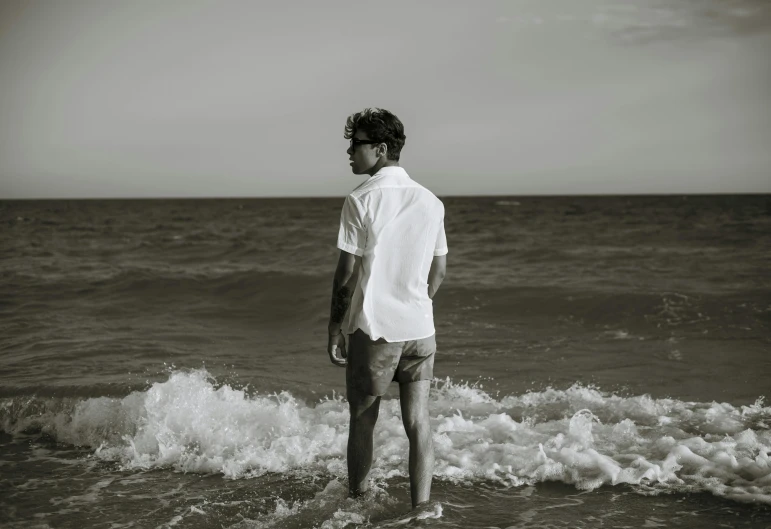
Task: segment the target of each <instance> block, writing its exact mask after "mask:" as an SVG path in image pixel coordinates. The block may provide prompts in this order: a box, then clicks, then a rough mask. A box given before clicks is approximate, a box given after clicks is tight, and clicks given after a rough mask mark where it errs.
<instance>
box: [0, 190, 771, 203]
mask: <svg viewBox="0 0 771 529" xmlns="http://www.w3.org/2000/svg"><path fill="white" fill-rule="evenodd" d="M346 196H347V195H275V196H157V197H114V196H105V197H21V198H2V197H0V202H22V201H33V200H37V201H56V200H77V201H86V200H275V199H281V200H293V199H297V200H302V199H311V198H320V199H327V198H328V199H332V198H345V197H346ZM674 196H683V197H690V196H693V197H698V196H726V197H729V196H771V191H748V192H734V193H711V192H702V193H631V194H624V193H586V194H584V193H570V194H564V195H560V194H521V195H438V194H437V195H436V197H437V198H569V197H577V198H600V197H605V198H612V197H626V198H630V197H674Z"/></svg>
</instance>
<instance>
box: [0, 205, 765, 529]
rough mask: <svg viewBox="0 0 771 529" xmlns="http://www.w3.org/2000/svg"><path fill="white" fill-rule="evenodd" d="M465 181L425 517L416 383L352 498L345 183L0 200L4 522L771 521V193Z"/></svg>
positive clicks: (0, 500) (441, 294) (443, 312)
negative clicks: (339, 310) (341, 283)
mask: <svg viewBox="0 0 771 529" xmlns="http://www.w3.org/2000/svg"><path fill="white" fill-rule="evenodd" d="M440 198H441V199H442V201H443V202H444V204H445V208H446V217H445V229H446V233H447V240H448V246H449V254H448V256H447V276H446V278H445V280H444V283H443V284H442V286H441V288H440V289H439V291H438V293H437V294H436V296H435V297H434V311H435V313H434V317H435V325H436V333H437V334H436V336H437V345H438V352H437V356H436V364H435V375H436V380H435V382H434V386H433V389H432V392H431V399H430V411H431V425H432V429H433V432H434V444H435V451H436V466H435V471H434V485H433V491H432V499H433V500H435V501H436V502H438V504H437V505H436V506H435V507H434V509H433V511H431V512H428V513H427V517H426V518H425V519H421V520H412V521H409V522H405V523H404V524H401V525H399V522H397V521H394V520H395V518H394V517H397V519H398V516H400V515H402V514H404V513H405V512H406V511H408V510H409V507H410V504H409V482H408V478H407V454H408V444H407V439H406V436H405V434H404V430H403V428H402V425H401V418H400V409H399V405H398V387H397V386H396V385H392V388H391V389H390V391H389V394H388V395H387V396H386V397H385V398H384V401H383V403H382V405H381V413H380V419H379V422H378V425H377V427H376V430H375V458H376V459H375V463H374V466H373V470H372V479H373V483H374V485H373V490H372V492H371V493H370V494H369V496H368V497H366V498H364V499H360V500H352V499H348V498H347V497H346V496H347V484H346V462H345V445H346V440H347V428H348V410H347V403H346V400H345V384H344V370H342V369H340V368H337V367H335V366H333V365H332V364H331V363H330V362H329V359H328V356H327V353H326V345H327V322H328V318H329V305H330V295H331V286H332V275H333V273H334V269H335V266H336V263H337V256H338V254H339V250H337V249H336V247H335V244H336V238H337V230H338V222H339V218H340V210H341V207H342V203H343V197H340V198H300V199H289V198H286V199H275V198H271V199H205V200H203V199H202V200H167V199H162V200H50V201H42V200H41V201H36V200H31V201H26V200H25V201H0V223H2V226H3V229H2V231H0V240H1V241H2V242H1V244H0V255H1V256H2V259H0V327H1V328H2V333H1V336H2V342H0V381H1V385H0V469H1V475H0V526H2V527H3V528H8V529H11V528H57V529H58V528H70V527H72V528H92V527H93V528H97V527H98V528H102V527H103V528H116V529H117V528H128V527H134V528H168V527H176V528H212V527H216V528H232V529H235V528H279V527H280V528H305V527H308V528H310V527H314V528H325V529H329V528H341V527H365V526H371V527H387V526H399V527H413V526H416V527H417V526H419V527H440V528H464V529H465V528H501V529H503V528H552V527H555V528H556V527H587V528H595V527H609V528H610V527H612V528H622V527H667V528H670V527H684V528H706V527H731V528H739V527H741V528H744V527H771V459H770V458H771V429H770V428H771V406H769V403H768V402H766V401H765V400H764V399H766V398H768V397H769V395H771V354H769V353H771V274H770V273H769V262H771V196H769V195H743V196H722V195H714V196H608V197H500V196H496V197H440ZM389 520H390V521H389Z"/></svg>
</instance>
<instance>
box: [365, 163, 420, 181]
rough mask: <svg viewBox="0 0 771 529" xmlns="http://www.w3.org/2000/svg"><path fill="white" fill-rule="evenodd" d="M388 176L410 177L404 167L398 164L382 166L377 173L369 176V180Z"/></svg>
mask: <svg viewBox="0 0 771 529" xmlns="http://www.w3.org/2000/svg"><path fill="white" fill-rule="evenodd" d="M386 176H396V177H403V178H409V177H410V176H409V175H408V174H407V171H405V170H404V168H403V167H400V166H398V165H387V166H385V167H381V168H380V170H379V171H378V172H377V173H375V174H373V175H372V176H371V177H370V178H369V180H372V179H373V178H378V179H380V178H381V177H386Z"/></svg>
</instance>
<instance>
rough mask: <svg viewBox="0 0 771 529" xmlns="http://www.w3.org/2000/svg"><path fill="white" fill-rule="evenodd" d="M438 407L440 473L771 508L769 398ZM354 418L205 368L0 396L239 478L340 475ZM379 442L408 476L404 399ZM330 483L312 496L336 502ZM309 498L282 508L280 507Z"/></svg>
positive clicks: (442, 392) (460, 399) (56, 419)
mask: <svg viewBox="0 0 771 529" xmlns="http://www.w3.org/2000/svg"><path fill="white" fill-rule="evenodd" d="M430 410H431V423H432V430H433V432H434V446H435V453H436V466H435V471H434V474H435V476H436V478H438V479H443V480H447V481H451V482H461V483H478V482H494V483H497V484H500V485H504V486H515V487H516V486H524V485H533V484H536V483H539V482H545V481H559V482H563V483H567V484H571V485H573V486H575V487H576V488H577V489H579V490H592V489H596V488H597V487H600V486H602V485H618V484H629V485H631V486H633V487H634V488H635V490H637V491H638V492H640V493H643V494H658V493H661V492H675V491H677V492H705V491H706V492H710V493H712V494H714V495H716V496H721V497H724V498H727V499H730V500H735V501H741V502H750V503H761V504H770V505H771V459H770V458H769V455H770V454H771V431H769V425H770V424H771V407H766V406H764V405H763V402H762V399H759V400H758V401H757V402H756V403H755V404H753V405H750V406H734V405H731V404H729V403H718V402H711V403H705V402H684V401H680V400H677V399H653V398H651V397H649V396H645V395H642V396H621V395H615V394H609V393H606V392H603V391H601V390H599V389H596V388H591V387H585V386H581V385H574V386H572V387H570V388H568V389H566V390H557V389H547V390H544V391H539V392H530V393H526V394H523V395H509V396H504V397H501V398H496V397H494V396H492V395H490V394H488V393H486V392H485V391H483V390H482V389H481V388H479V387H475V386H471V385H468V384H459V383H454V382H452V381H450V380H449V379H448V380H445V381H440V382H438V383H436V384H435V387H434V388H433V390H432V393H431V400H430ZM348 420H349V419H348V406H347V402H346V401H345V400H344V399H343V398H342V397H340V396H332V397H329V398H325V399H323V400H321V401H319V402H317V403H306V402H304V401H302V400H299V399H297V398H295V397H294V396H293V395H292V394H291V393H289V392H286V391H285V392H281V393H278V394H273V395H263V394H256V395H251V394H249V393H248V392H246V391H244V390H242V389H236V388H233V387H231V386H229V385H218V384H217V382H216V380H214V379H213V378H212V377H211V376H210V375H209V373H207V372H206V371H205V370H193V371H174V372H172V373H171V374H170V376H169V378H168V380H166V381H164V382H160V383H155V384H153V385H152V386H151V387H150V388H149V389H147V390H146V391H141V392H134V393H131V394H130V395H128V396H126V397H125V398H122V399H120V398H106V397H101V398H90V399H85V400H77V399H70V400H62V399H59V400H56V399H46V400H36V399H29V398H26V399H21V398H16V399H5V400H4V401H2V403H1V404H0V425H1V426H2V429H3V430H4V431H5V432H7V433H10V434H22V433H27V434H29V433H31V432H32V433H34V432H42V433H44V434H47V435H50V436H52V437H53V438H55V439H56V440H57V441H59V442H62V443H68V444H72V445H78V446H86V447H90V448H91V449H93V454H94V456H95V457H96V458H98V459H101V460H103V461H108V462H116V463H118V464H119V465H120V467H121V468H123V469H125V470H131V469H153V468H172V469H175V470H180V471H184V472H195V473H218V474H222V475H224V476H226V477H227V478H232V479H238V478H243V477H256V476H261V475H266V474H269V473H292V474H294V475H298V474H299V475H303V474H307V475H308V476H318V475H321V474H323V475H331V476H332V477H333V478H337V480H339V481H343V480H344V479H345V476H346V462H345V452H346V442H347V437H348ZM375 447H376V460H375V464H374V466H373V470H372V477H373V478H374V480H375V482H376V483H382V482H384V481H385V480H387V479H389V478H393V477H396V476H400V477H404V476H407V454H408V441H407V438H406V436H405V434H404V429H403V426H402V423H401V412H400V408H399V402H398V400H383V401H382V402H381V411H380V419H379V421H378V425H377V427H376V430H375ZM39 456H40V457H41V458H45V457H47V456H46V454H43V453H41V454H39ZM335 482H337V481H335ZM340 486H342V485H340ZM334 487H335V486H333V488H332V489H329V487H327V489H329V490H327V489H325V491H326V492H324V493H321V499H318V501H319V502H320V501H322V500H323V501H325V502H326V503H327V504H329V505H331V504H332V503H335V502H332V503H330V500H329V496H330V495H333V492H334V493H335V494H336V493H337V492H339V491H337V489H335V488H334ZM336 491H337V492H336ZM343 492H344V491H343ZM344 496H345V494H344V493H341V494H340V498H344ZM335 497H336V496H335ZM341 501H342V500H341ZM338 503H339V502H338ZM335 505H337V503H335ZM344 507H345V506H343V505H337V507H336V508H335V510H334V511H332V512H331V513H330V516H331V518H329V519H330V520H332V519H334V513H335V512H337V511H340V512H349V511H346V510H345V508H344ZM308 508H309V507H308V506H305V507H303V506H302V505H299V504H298V505H297V506H288V505H284V506H281V505H278V504H277V507H276V509H277V511H276V512H277V514H276V516H281V517H286V516H289V515H291V514H292V512H294V511H293V509H295V510H297V509H300V510H304V509H308ZM282 509H288V510H287V512H283V511H282V512H281V513H278V511H281V510H282ZM314 509H316V508H314ZM341 509H342V510H341ZM298 512H299V511H298ZM351 512H353V514H355V515H356V516H354V518H356V517H357V516H360V515H361V516H365V514H364V513H361V512H355V511H351ZM296 514H297V513H296V512H295V515H296ZM370 514H371V513H370ZM337 516H338V517H340V516H342V517H343V518H344V519H345V520H349V521H351V522H352V518H350V516H348V515H347V514H345V515H344V514H340V515H337ZM351 516H353V515H351ZM346 517H347V518H346ZM352 523H353V522H352ZM357 523H358V522H357ZM330 527H332V526H330Z"/></svg>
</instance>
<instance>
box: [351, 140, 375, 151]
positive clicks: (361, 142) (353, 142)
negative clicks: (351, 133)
mask: <svg viewBox="0 0 771 529" xmlns="http://www.w3.org/2000/svg"><path fill="white" fill-rule="evenodd" d="M374 143H383V142H382V141H375V140H360V139H358V138H351V149H354V150H355V149H356V147H357V146H358V145H372V144H374Z"/></svg>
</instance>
